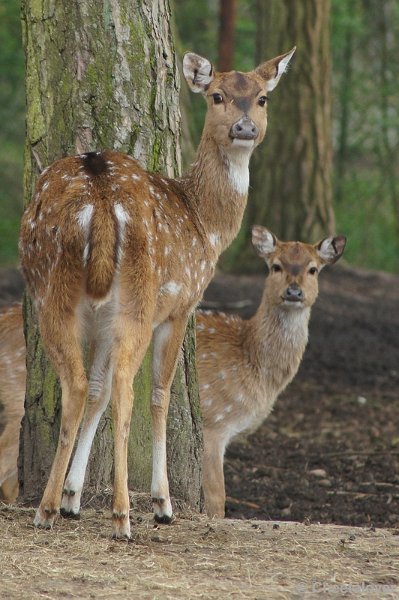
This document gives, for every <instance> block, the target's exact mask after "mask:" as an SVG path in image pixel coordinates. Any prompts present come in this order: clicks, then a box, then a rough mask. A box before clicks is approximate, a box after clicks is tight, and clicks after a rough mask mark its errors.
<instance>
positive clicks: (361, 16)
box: [331, 0, 399, 272]
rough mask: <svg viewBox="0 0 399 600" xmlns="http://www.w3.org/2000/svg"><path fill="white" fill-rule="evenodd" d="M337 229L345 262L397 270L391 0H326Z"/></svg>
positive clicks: (396, 33) (398, 143) (397, 101)
mask: <svg viewBox="0 0 399 600" xmlns="http://www.w3.org/2000/svg"><path fill="white" fill-rule="evenodd" d="M331 48H332V55H333V64H334V79H333V91H334V93H333V103H334V111H333V123H334V131H335V140H334V143H335V186H334V187H335V213H336V220H337V230H339V231H342V232H345V233H346V235H347V236H348V239H349V244H348V250H347V252H346V258H347V259H348V260H349V261H350V262H352V264H356V265H360V266H368V267H374V268H378V269H384V270H389V271H396V272H397V271H398V268H399V253H398V250H399V247H398V234H399V185H398V177H399V168H398V167H399V161H398V158H397V157H398V154H399V82H398V77H397V56H398V53H399V2H398V0H385V1H384V2H380V1H379V0H354V1H353V2H346V0H332V40H331Z"/></svg>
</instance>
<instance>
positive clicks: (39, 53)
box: [19, 0, 202, 509]
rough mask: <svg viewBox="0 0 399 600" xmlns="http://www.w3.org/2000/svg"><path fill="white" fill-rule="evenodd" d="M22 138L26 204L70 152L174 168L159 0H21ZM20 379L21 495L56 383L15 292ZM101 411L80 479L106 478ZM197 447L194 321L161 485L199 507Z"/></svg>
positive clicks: (173, 76) (143, 483) (137, 422)
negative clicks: (124, 155) (115, 152)
mask: <svg viewBox="0 0 399 600" xmlns="http://www.w3.org/2000/svg"><path fill="white" fill-rule="evenodd" d="M22 15H23V17H22V19H23V38H24V47H25V53H26V91H27V111H28V112H27V138H26V148H25V181H24V184H25V203H28V202H29V201H30V198H31V196H32V192H33V189H34V184H35V182H36V180H37V178H38V176H39V173H40V171H41V170H43V169H44V168H45V167H46V166H47V165H49V164H51V163H52V162H53V161H54V160H56V159H58V158H60V157H62V156H65V155H68V154H73V153H76V152H78V153H81V152H85V151H90V150H95V149H104V148H116V149H120V150H122V151H125V152H128V153H130V154H132V155H134V156H135V157H136V158H138V160H139V161H140V163H141V164H142V165H143V166H144V167H147V168H149V169H150V170H157V171H162V172H166V173H167V174H168V175H169V176H173V175H177V174H179V172H180V148H179V126H180V118H179V98H178V90H179V77H178V72H177V65H176V60H175V55H174V50H173V44H172V39H171V33H170V8H169V3H168V0H142V1H139V0H133V1H132V0H109V1H108V2H105V3H102V2H101V3H97V2H90V1H88V0H71V1H69V2H56V3H48V2H46V1H45V0H24V2H23V5H22ZM25 320H26V337H27V366H28V383H27V394H26V403H25V409H26V413H25V418H24V420H23V429H22V435H21V453H20V461H19V462H20V480H21V493H22V496H23V497H24V498H25V499H28V498H37V497H38V496H40V495H41V493H42V491H43V488H44V486H45V483H46V481H47V478H48V474H49V469H50V466H51V463H52V460H53V457H54V453H55V448H56V443H57V439H58V431H59V413H60V390H59V385H58V382H57V380H56V377H55V375H54V372H53V370H52V368H51V367H50V365H49V363H48V361H47V359H46V356H45V354H44V351H43V348H42V344H41V340H40V336H39V333H38V329H37V326H36V320H35V314H34V309H33V306H32V304H31V302H30V300H29V298H28V297H27V298H26V301H25ZM150 389H151V369H150V357H149V355H147V357H146V359H145V361H144V364H143V367H142V369H141V371H140V373H139V375H138V376H137V378H136V381H135V405H134V412H133V419H132V431H131V436H130V446H129V483H130V485H131V486H133V487H135V488H136V489H139V490H142V491H148V492H149V490H150V481H151V432H150V427H151V425H150V423H151V418H150ZM109 415H110V412H109V411H108V412H107V413H106V415H105V416H104V418H103V420H102V421H101V423H100V427H99V430H100V435H97V437H96V440H95V443H94V447H93V452H92V457H91V460H90V464H89V471H88V483H89V484H90V485H91V486H95V488H96V489H97V490H101V489H103V488H105V487H109V486H110V485H112V473H111V471H112V460H113V442H112V425H111V422H110V416H109ZM201 445H202V434H201V423H200V413H199V403H198V390H197V385H196V374H195V348H194V325H193V321H192V322H191V323H190V326H189V328H188V332H187V335H186V339H185V343H184V351H183V357H182V359H181V360H180V363H179V367H178V372H177V375H176V378H175V381H174V384H173V388H172V398H171V407H170V411H169V419H168V454H169V458H170V460H169V465H170V483H171V493H172V494H173V495H174V496H175V497H178V498H182V499H184V500H185V501H187V502H189V503H190V504H191V506H192V507H193V508H196V509H198V508H199V506H200V460H199V458H200V453H201Z"/></svg>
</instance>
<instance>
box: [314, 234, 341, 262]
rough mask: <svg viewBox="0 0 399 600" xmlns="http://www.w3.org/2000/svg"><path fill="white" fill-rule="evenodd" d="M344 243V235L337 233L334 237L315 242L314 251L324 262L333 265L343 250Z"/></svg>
mask: <svg viewBox="0 0 399 600" xmlns="http://www.w3.org/2000/svg"><path fill="white" fill-rule="evenodd" d="M345 245H346V237H345V236H344V235H337V236H336V237H329V238H326V239H324V240H321V242H319V243H318V244H316V251H317V253H318V255H319V256H320V259H321V260H322V262H323V263H324V264H330V265H333V264H334V263H335V262H337V260H338V259H339V258H341V256H342V253H343V251H344V250H345Z"/></svg>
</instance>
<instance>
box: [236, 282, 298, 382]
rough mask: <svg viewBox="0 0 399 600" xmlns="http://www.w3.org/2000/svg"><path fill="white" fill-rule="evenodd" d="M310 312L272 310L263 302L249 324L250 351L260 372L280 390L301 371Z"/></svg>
mask: <svg viewBox="0 0 399 600" xmlns="http://www.w3.org/2000/svg"><path fill="white" fill-rule="evenodd" d="M309 318H310V308H308V307H306V308H295V307H286V306H278V307H270V306H269V305H268V303H267V300H266V298H265V294H264V296H263V299H262V302H261V304H260V306H259V308H258V310H257V312H256V313H255V315H254V316H253V317H252V319H250V320H249V321H248V322H247V323H248V329H249V332H248V335H247V336H246V339H247V340H248V342H249V343H248V349H247V351H248V352H249V353H250V355H251V361H252V362H253V363H254V364H256V365H257V368H258V371H259V372H260V373H264V376H265V378H266V379H267V381H268V382H273V384H274V386H275V387H276V391H277V389H278V388H281V387H282V386H285V385H287V383H288V382H289V381H290V380H291V379H292V377H293V376H294V375H295V373H296V371H297V370H298V367H299V364H300V362H301V359H302V356H303V353H304V351H305V348H306V344H307V341H308V332H309Z"/></svg>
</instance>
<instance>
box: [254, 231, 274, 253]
mask: <svg viewBox="0 0 399 600" xmlns="http://www.w3.org/2000/svg"><path fill="white" fill-rule="evenodd" d="M252 244H253V245H254V247H255V248H256V250H257V252H258V254H259V256H263V257H267V256H268V255H269V254H271V253H272V252H274V250H275V249H276V244H277V238H276V236H275V235H274V234H273V233H271V232H270V231H268V229H266V227H261V226H260V225H254V226H253V227H252Z"/></svg>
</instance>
